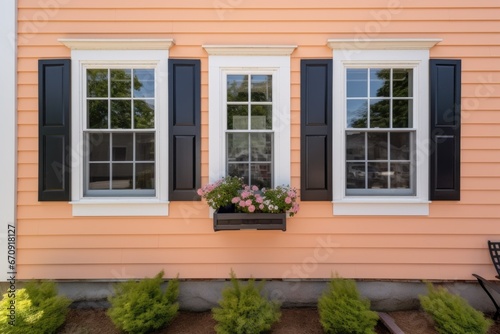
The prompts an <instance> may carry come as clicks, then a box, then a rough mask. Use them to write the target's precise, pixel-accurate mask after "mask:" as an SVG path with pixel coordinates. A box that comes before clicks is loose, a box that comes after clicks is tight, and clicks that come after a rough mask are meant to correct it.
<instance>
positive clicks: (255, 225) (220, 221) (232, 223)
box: [214, 210, 286, 231]
mask: <svg viewBox="0 0 500 334" xmlns="http://www.w3.org/2000/svg"><path fill="white" fill-rule="evenodd" d="M231 230H232V231H234V230H281V231H286V213H228V212H219V210H217V211H215V212H214V231H231Z"/></svg>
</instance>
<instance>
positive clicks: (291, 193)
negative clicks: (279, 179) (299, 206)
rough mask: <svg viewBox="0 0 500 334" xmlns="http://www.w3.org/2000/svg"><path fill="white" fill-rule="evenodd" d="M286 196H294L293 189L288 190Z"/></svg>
mask: <svg viewBox="0 0 500 334" xmlns="http://www.w3.org/2000/svg"><path fill="white" fill-rule="evenodd" d="M288 196H289V197H291V198H294V197H295V191H293V190H289V191H288Z"/></svg>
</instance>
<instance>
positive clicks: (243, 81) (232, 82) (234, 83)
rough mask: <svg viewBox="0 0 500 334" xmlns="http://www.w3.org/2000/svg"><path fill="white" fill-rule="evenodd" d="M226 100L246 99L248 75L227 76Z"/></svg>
mask: <svg viewBox="0 0 500 334" xmlns="http://www.w3.org/2000/svg"><path fill="white" fill-rule="evenodd" d="M227 100H228V101H229V102H232V101H248V75H228V76H227Z"/></svg>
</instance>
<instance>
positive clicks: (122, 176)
mask: <svg viewBox="0 0 500 334" xmlns="http://www.w3.org/2000/svg"><path fill="white" fill-rule="evenodd" d="M133 170H134V165H133V164H116V163H115V164H113V178H112V183H111V188H112V189H132V179H133Z"/></svg>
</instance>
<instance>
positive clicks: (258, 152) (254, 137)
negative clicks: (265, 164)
mask: <svg viewBox="0 0 500 334" xmlns="http://www.w3.org/2000/svg"><path fill="white" fill-rule="evenodd" d="M250 140H251V143H250V144H251V147H252V161H272V159H273V149H272V148H273V135H272V134H271V133H252V134H250Z"/></svg>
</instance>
